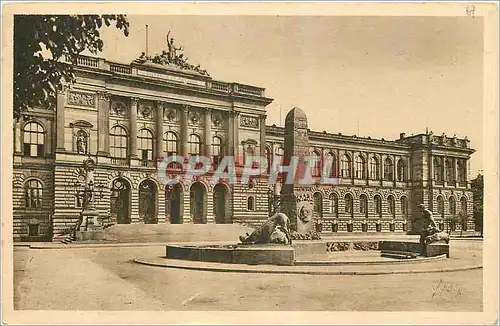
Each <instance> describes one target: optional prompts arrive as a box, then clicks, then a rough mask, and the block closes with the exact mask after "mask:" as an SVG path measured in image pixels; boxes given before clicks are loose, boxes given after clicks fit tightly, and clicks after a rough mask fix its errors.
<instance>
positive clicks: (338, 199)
mask: <svg viewBox="0 0 500 326" xmlns="http://www.w3.org/2000/svg"><path fill="white" fill-rule="evenodd" d="M76 72H77V82H76V83H75V84H73V85H71V87H69V88H66V89H65V90H64V91H62V92H60V93H59V94H58V96H57V105H56V108H55V109H46V108H34V109H32V110H31V111H30V112H28V116H29V118H27V119H24V120H19V121H17V122H16V123H15V125H14V142H15V144H14V145H15V146H14V153H13V155H14V176H13V204H14V212H13V218H14V240H16V241H18V240H27V241H29V240H40V239H41V238H44V239H51V238H52V237H55V236H57V235H58V234H61V233H64V232H67V231H69V230H71V229H72V228H73V227H74V226H75V223H76V221H77V219H78V218H79V214H80V213H81V211H82V201H83V199H82V189H83V188H82V187H83V182H84V180H83V167H82V166H83V165H82V164H83V161H84V160H85V159H86V158H88V157H89V156H90V157H92V158H93V159H94V160H95V162H96V170H95V189H96V200H95V201H96V208H97V210H98V211H99V214H100V217H101V219H102V220H103V223H104V224H106V225H112V224H127V223H158V224H165V227H168V225H169V224H178V223H200V224H203V223H247V224H251V225H254V224H258V223H261V222H262V221H264V220H265V219H267V217H268V216H269V215H270V214H271V213H272V212H273V211H274V210H275V204H276V200H275V199H276V196H277V195H279V190H277V189H276V188H277V187H275V186H274V185H270V184H268V174H269V173H270V172H271V171H273V169H274V168H275V167H274V166H272V164H270V165H269V166H268V169H267V171H266V173H264V174H262V175H261V176H257V177H253V178H252V179H250V180H249V182H246V183H240V182H237V183H236V184H230V183H228V182H225V180H221V181H219V182H217V183H215V184H214V183H213V182H212V178H211V175H212V172H213V170H212V171H209V172H208V173H207V174H206V175H204V176H200V177H198V178H195V179H193V180H188V179H186V178H185V177H184V176H183V166H182V165H179V164H176V163H171V164H169V165H168V166H167V169H166V171H165V172H166V174H167V175H168V176H169V177H176V178H178V179H179V181H180V182H179V183H178V184H177V185H174V186H171V185H170V186H166V185H165V184H163V183H162V181H161V180H159V178H158V169H157V167H158V165H159V162H160V161H161V160H163V158H164V157H165V156H166V155H182V156H185V157H188V156H190V155H203V156H206V157H209V158H210V159H211V160H212V164H213V166H214V168H216V167H217V166H218V164H219V163H220V161H221V159H222V158H223V157H224V156H226V155H232V156H234V157H235V160H236V166H237V171H238V174H239V173H240V172H241V167H242V164H243V162H244V160H245V157H246V156H247V155H265V156H266V157H267V158H268V160H269V161H270V162H272V161H274V162H279V161H280V160H281V159H282V157H283V155H284V147H283V146H284V139H285V137H286V136H287V135H286V134H285V129H284V128H280V127H277V126H275V125H273V126H266V123H265V122H266V106H267V105H269V104H270V103H271V102H272V99H270V98H268V97H266V96H265V90H264V89H263V88H260V87H255V86H250V85H245V84H241V83H237V82H224V81H218V80H214V79H213V78H212V77H210V76H209V75H208V74H207V73H206V71H204V70H201V69H200V68H199V66H196V67H194V66H192V65H190V64H187V63H186V62H184V61H182V60H179V59H178V57H171V56H170V54H168V56H166V55H163V56H162V55H160V56H156V57H154V58H150V57H145V56H141V58H139V59H138V60H135V61H133V62H132V63H130V64H120V63H115V62H110V61H107V60H105V59H102V58H94V57H85V56H81V57H79V58H78V63H77V66H76ZM308 137H309V143H310V154H311V155H316V156H318V157H319V162H318V163H317V164H316V165H315V166H313V167H312V169H313V171H312V174H313V176H314V177H317V176H319V175H320V173H321V172H322V171H323V170H324V171H326V173H328V175H329V176H331V177H337V178H338V180H339V182H338V184H335V185H321V184H319V183H317V184H314V185H311V187H310V191H311V193H312V196H313V198H314V214H315V219H316V221H317V224H318V226H319V227H318V229H319V230H321V232H323V233H331V232H405V231H409V230H410V228H411V224H412V223H411V221H412V216H413V217H414V216H415V215H417V214H418V213H417V211H416V205H417V204H419V203H424V204H425V205H426V206H427V207H429V208H430V209H431V210H433V211H434V213H435V215H436V217H437V219H438V221H439V222H440V223H444V222H445V221H446V220H447V219H448V218H449V217H455V216H466V215H469V216H470V215H472V202H473V198H472V192H471V190H470V183H469V158H470V155H471V154H472V153H473V152H474V150H473V149H471V148H470V146H469V144H470V143H469V140H467V139H466V138H465V139H457V138H456V137H448V136H446V135H440V136H438V135H434V134H432V133H428V132H426V133H423V134H418V135H412V136H406V135H405V134H404V133H402V134H401V135H400V138H399V139H396V140H384V139H372V138H370V137H367V138H363V137H356V136H346V135H342V134H334V133H327V132H316V131H312V130H308ZM456 227H457V228H460V227H466V228H473V222H472V219H469V221H468V222H467V223H463V224H462V225H457V226H456Z"/></svg>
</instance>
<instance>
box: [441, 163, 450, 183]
mask: <svg viewBox="0 0 500 326" xmlns="http://www.w3.org/2000/svg"><path fill="white" fill-rule="evenodd" d="M442 162H443V164H442V166H441V168H442V173H443V185H444V186H446V185H448V181H449V180H448V175H447V174H448V171H447V169H446V164H447V163H448V156H444V157H443V161H442Z"/></svg>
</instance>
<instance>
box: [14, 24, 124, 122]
mask: <svg viewBox="0 0 500 326" xmlns="http://www.w3.org/2000/svg"><path fill="white" fill-rule="evenodd" d="M112 22H115V26H116V28H118V29H120V30H123V33H124V35H125V36H128V34H129V22H128V20H127V17H126V15H15V16H14V118H15V119H18V118H19V117H20V116H21V115H22V114H24V113H25V112H26V111H27V110H28V109H29V108H34V107H45V108H50V107H54V106H55V101H56V95H57V91H61V90H62V89H63V87H64V85H65V84H67V83H74V82H75V74H74V70H73V65H75V64H76V59H77V55H78V54H80V53H81V52H83V51H84V50H88V51H89V52H90V53H92V54H97V53H98V52H100V51H102V49H103V46H104V42H103V41H102V39H101V37H100V33H99V29H100V28H101V27H103V26H108V27H109V26H110V25H111V23H112Z"/></svg>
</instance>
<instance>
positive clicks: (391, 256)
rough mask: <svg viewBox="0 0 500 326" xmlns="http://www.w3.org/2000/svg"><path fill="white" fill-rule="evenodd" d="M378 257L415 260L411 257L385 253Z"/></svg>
mask: <svg viewBox="0 0 500 326" xmlns="http://www.w3.org/2000/svg"><path fill="white" fill-rule="evenodd" d="M380 257H385V258H396V259H415V258H416V256H413V255H407V254H397V253H386V252H383V253H381V254H380Z"/></svg>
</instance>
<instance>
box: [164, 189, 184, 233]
mask: <svg viewBox="0 0 500 326" xmlns="http://www.w3.org/2000/svg"><path fill="white" fill-rule="evenodd" d="M165 213H166V217H167V218H168V219H169V221H170V223H171V224H182V186H181V184H180V183H176V184H174V185H168V186H167V188H166V190H165Z"/></svg>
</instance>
